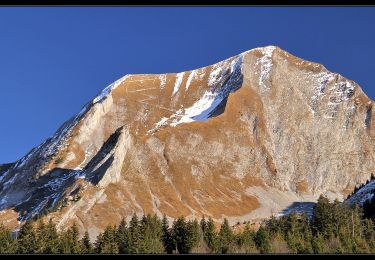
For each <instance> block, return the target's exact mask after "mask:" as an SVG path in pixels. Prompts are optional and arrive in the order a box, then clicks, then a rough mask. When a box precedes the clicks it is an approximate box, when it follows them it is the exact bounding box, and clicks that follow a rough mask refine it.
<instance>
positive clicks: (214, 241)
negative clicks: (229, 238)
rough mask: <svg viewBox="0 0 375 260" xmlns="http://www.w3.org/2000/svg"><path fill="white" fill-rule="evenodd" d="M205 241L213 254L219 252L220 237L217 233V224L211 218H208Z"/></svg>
mask: <svg viewBox="0 0 375 260" xmlns="http://www.w3.org/2000/svg"><path fill="white" fill-rule="evenodd" d="M203 238H204V241H205V242H206V243H207V246H208V247H209V248H210V249H211V250H212V252H217V251H218V244H219V243H218V236H217V233H216V231H215V224H214V221H213V220H212V218H211V217H209V218H208V221H207V224H206V228H205V231H204V234H203Z"/></svg>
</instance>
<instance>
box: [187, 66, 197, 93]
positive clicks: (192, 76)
mask: <svg viewBox="0 0 375 260" xmlns="http://www.w3.org/2000/svg"><path fill="white" fill-rule="evenodd" d="M195 74H196V71H195V70H193V71H192V72H191V73H190V75H189V77H188V79H187V81H186V91H188V89H189V86H190V83H191V81H192V80H193V78H194V77H195Z"/></svg>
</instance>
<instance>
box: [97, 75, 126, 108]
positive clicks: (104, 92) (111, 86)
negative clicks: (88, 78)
mask: <svg viewBox="0 0 375 260" xmlns="http://www.w3.org/2000/svg"><path fill="white" fill-rule="evenodd" d="M127 77H129V75H125V76H124V77H122V78H120V79H118V80H116V81H115V82H113V83H111V84H109V85H108V86H107V87H106V88H104V89H103V90H102V92H100V94H99V95H98V96H96V97H95V98H94V99H93V101H92V103H93V104H96V103H98V102H102V101H103V100H104V99H105V98H106V97H107V96H108V95H109V93H111V91H112V90H113V89H115V88H117V87H118V86H119V85H120V84H121V83H122V82H123V81H124V80H125V79H126V78H127Z"/></svg>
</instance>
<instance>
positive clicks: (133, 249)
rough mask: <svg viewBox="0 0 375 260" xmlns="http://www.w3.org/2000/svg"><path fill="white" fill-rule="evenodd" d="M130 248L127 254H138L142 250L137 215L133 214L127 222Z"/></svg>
mask: <svg viewBox="0 0 375 260" xmlns="http://www.w3.org/2000/svg"><path fill="white" fill-rule="evenodd" d="M129 233H130V247H129V253H131V254H137V253H140V251H141V248H142V242H143V241H142V235H141V229H140V225H139V221H138V217H137V215H136V214H135V213H134V215H133V217H132V218H131V220H130V222H129Z"/></svg>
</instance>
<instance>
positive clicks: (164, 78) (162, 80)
mask: <svg viewBox="0 0 375 260" xmlns="http://www.w3.org/2000/svg"><path fill="white" fill-rule="evenodd" d="M159 79H160V88H161V89H164V88H165V85H166V83H167V75H166V74H162V75H160V76H159Z"/></svg>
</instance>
